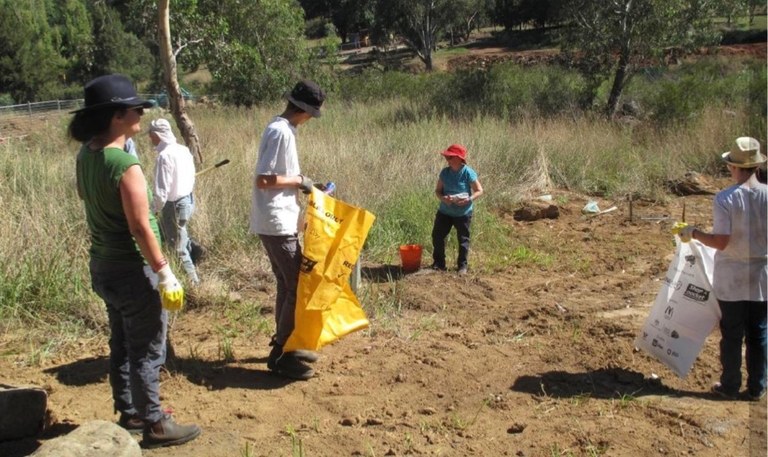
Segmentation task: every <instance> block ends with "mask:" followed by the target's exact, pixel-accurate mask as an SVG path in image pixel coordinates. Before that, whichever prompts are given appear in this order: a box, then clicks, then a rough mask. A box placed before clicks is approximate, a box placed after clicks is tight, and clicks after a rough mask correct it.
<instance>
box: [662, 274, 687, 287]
mask: <svg viewBox="0 0 768 457" xmlns="http://www.w3.org/2000/svg"><path fill="white" fill-rule="evenodd" d="M664 282H665V283H666V284H667V285H668V286H669V287H672V288H674V289H675V290H680V288H681V287H683V281H675V280H674V279H672V278H670V277H669V276H665V277H664Z"/></svg>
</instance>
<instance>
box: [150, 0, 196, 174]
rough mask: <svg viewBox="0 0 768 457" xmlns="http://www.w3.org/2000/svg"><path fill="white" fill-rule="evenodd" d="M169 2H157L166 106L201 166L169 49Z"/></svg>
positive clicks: (193, 125) (194, 135)
mask: <svg viewBox="0 0 768 457" xmlns="http://www.w3.org/2000/svg"><path fill="white" fill-rule="evenodd" d="M169 1H170V0H158V2H157V16H158V35H159V36H158V41H159V43H158V44H159V46H160V60H161V61H162V63H163V76H164V82H165V87H166V90H167V91H168V106H169V107H170V109H171V113H172V114H173V118H174V119H175V120H176V124H177V125H178V126H179V130H181V136H183V137H184V142H185V143H186V144H187V147H188V148H189V150H190V152H191V153H192V157H194V158H195V159H196V160H197V162H198V165H202V163H203V154H202V152H201V150H200V138H199V137H198V136H197V131H196V130H195V124H194V123H193V122H192V119H190V117H189V115H187V109H186V106H185V102H184V97H182V95H181V89H180V88H179V81H178V75H177V73H176V56H175V55H174V54H173V49H172V48H171V26H170V21H169V10H168V3H169Z"/></svg>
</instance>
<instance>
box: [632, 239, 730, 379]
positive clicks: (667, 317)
mask: <svg viewBox="0 0 768 457" xmlns="http://www.w3.org/2000/svg"><path fill="white" fill-rule="evenodd" d="M675 241H676V243H677V248H676V250H675V258H674V259H673V260H672V263H671V264H670V265H669V270H667V275H666V276H665V278H664V284H662V286H661V290H659V293H658V295H656V302H655V303H654V305H653V308H651V313H650V314H649V315H648V318H647V319H646V320H645V324H644V325H643V328H642V329H641V331H640V334H639V335H638V336H637V339H636V340H635V346H636V347H638V348H640V349H643V350H644V351H645V352H647V353H648V354H650V355H651V356H653V357H655V358H656V359H658V360H659V361H660V362H662V363H663V364H664V365H666V366H667V367H669V368H670V369H671V370H672V371H674V372H675V374H677V375H678V376H679V377H681V378H684V377H686V375H688V372H689V371H690V369H691V367H692V366H693V362H694V361H695V360H696V357H698V355H699V352H701V348H702V346H703V345H704V340H706V338H707V336H708V335H709V334H710V333H711V332H712V330H713V329H714V328H715V326H716V325H717V324H718V322H720V307H719V306H718V304H717V299H716V298H715V294H714V292H713V290H712V272H713V269H714V256H715V250H714V249H712V248H709V247H707V246H705V245H703V244H701V243H699V242H698V241H696V240H692V241H691V242H690V243H682V242H680V238H678V237H677V236H675Z"/></svg>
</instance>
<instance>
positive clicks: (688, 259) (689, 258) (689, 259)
mask: <svg viewBox="0 0 768 457" xmlns="http://www.w3.org/2000/svg"><path fill="white" fill-rule="evenodd" d="M685 261H686V262H688V265H690V266H694V265H696V256H695V255H687V256H685Z"/></svg>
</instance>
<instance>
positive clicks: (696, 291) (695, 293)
mask: <svg viewBox="0 0 768 457" xmlns="http://www.w3.org/2000/svg"><path fill="white" fill-rule="evenodd" d="M683 295H684V296H686V297H688V298H690V299H691V300H696V301H701V302H705V301H707V300H709V291H708V290H706V289H702V288H701V287H698V286H695V285H693V284H688V288H686V289H685V292H683Z"/></svg>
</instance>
